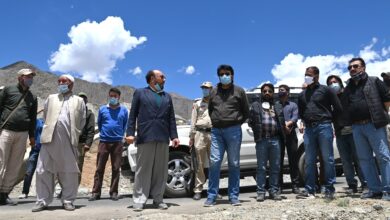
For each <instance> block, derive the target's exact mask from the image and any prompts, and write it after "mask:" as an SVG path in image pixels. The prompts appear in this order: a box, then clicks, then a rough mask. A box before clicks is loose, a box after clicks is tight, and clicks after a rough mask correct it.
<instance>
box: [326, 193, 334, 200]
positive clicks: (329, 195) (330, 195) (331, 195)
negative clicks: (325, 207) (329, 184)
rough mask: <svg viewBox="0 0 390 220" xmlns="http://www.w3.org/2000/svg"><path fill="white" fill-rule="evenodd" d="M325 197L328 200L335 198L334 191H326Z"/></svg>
mask: <svg viewBox="0 0 390 220" xmlns="http://www.w3.org/2000/svg"><path fill="white" fill-rule="evenodd" d="M324 199H326V200H333V199H335V197H334V192H326V193H325V196H324Z"/></svg>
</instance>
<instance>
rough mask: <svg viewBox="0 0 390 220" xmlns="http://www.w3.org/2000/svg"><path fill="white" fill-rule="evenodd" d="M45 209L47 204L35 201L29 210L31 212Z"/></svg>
mask: <svg viewBox="0 0 390 220" xmlns="http://www.w3.org/2000/svg"><path fill="white" fill-rule="evenodd" d="M45 209H47V205H45V203H44V202H37V203H36V204H35V206H34V208H33V209H32V210H31V211H32V212H40V211H43V210H45Z"/></svg>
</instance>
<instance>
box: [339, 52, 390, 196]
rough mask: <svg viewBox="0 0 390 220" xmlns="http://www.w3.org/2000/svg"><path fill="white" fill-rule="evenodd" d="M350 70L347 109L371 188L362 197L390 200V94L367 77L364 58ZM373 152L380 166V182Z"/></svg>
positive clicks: (381, 85) (351, 61) (381, 83)
mask: <svg viewBox="0 0 390 220" xmlns="http://www.w3.org/2000/svg"><path fill="white" fill-rule="evenodd" d="M348 70H349V74H350V76H351V79H350V80H349V82H348V85H347V86H346V88H345V91H344V93H345V95H346V96H347V99H348V102H347V106H346V109H347V111H348V112H349V115H350V117H351V122H352V132H353V138H354V140H355V144H356V153H357V156H358V159H359V162H360V167H361V169H362V171H363V175H364V177H365V178H366V180H367V186H368V189H369V191H368V192H365V193H363V194H362V195H361V198H362V199H368V198H381V197H382V199H383V200H386V201H390V152H389V147H388V146H389V143H388V141H387V135H386V125H387V124H388V123H389V116H388V109H389V106H390V91H389V88H387V87H386V85H385V84H384V83H383V82H382V81H381V80H380V79H379V78H378V77H372V76H368V75H367V73H366V63H365V62H364V60H363V59H362V58H360V57H357V58H353V59H351V60H350V61H349V65H348ZM373 153H375V156H376V159H377V161H378V163H379V164H378V165H379V168H380V173H381V179H380V178H379V174H378V170H377V168H376V165H375V158H374V156H373ZM381 184H382V185H381Z"/></svg>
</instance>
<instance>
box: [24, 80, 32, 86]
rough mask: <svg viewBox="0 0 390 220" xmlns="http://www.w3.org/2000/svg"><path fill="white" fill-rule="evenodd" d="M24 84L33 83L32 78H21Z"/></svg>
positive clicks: (29, 84)
mask: <svg viewBox="0 0 390 220" xmlns="http://www.w3.org/2000/svg"><path fill="white" fill-rule="evenodd" d="M23 84H24V86H27V87H30V86H31V85H32V84H33V78H25V79H23Z"/></svg>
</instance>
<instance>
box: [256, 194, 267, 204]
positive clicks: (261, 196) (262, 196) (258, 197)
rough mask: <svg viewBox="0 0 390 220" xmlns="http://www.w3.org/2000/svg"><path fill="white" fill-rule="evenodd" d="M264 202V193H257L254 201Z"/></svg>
mask: <svg viewBox="0 0 390 220" xmlns="http://www.w3.org/2000/svg"><path fill="white" fill-rule="evenodd" d="M264 200H265V193H257V196H256V201H258V202H264Z"/></svg>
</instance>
